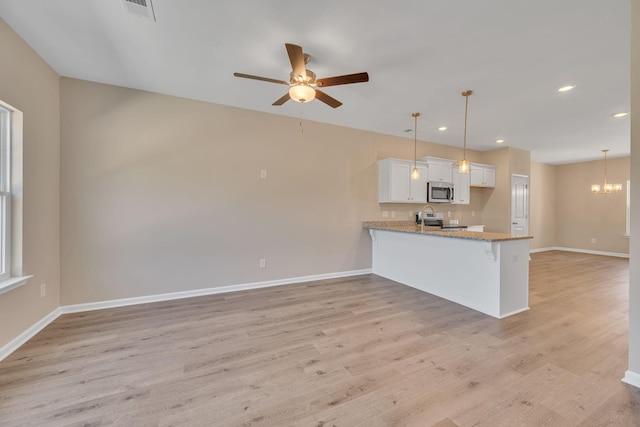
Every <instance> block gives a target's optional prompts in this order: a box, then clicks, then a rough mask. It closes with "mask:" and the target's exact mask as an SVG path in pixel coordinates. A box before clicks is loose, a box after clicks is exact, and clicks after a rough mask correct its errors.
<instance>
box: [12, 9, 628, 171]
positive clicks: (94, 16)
mask: <svg viewBox="0 0 640 427" xmlns="http://www.w3.org/2000/svg"><path fill="white" fill-rule="evenodd" d="M153 7H154V9H155V14H156V18H157V21H156V22H154V21H153V20H148V19H143V18H139V17H137V16H134V15H132V14H129V13H127V12H126V11H125V7H124V5H123V0H47V1H43V0H0V16H1V17H2V18H3V19H4V20H5V21H6V22H7V23H8V24H9V25H10V26H11V27H12V28H13V29H14V30H15V31H16V32H17V33H18V34H20V36H22V38H24V40H26V42H27V43H29V45H31V46H32V47H33V49H34V50H35V51H36V52H37V53H38V54H39V55H40V56H41V57H42V58H44V60H45V61H47V62H48V63H49V64H50V65H51V66H52V67H53V68H54V69H55V70H56V71H57V72H58V73H59V74H60V75H62V76H66V77H73V78H78V79H85V80H91V81H96V82H102V83H108V84H114V85H118V86H125V87H131V88H137V89H143V90H148V91H153V92H159V93H164V94H170V95H175V96H181V97H186V98H193V99H198V100H202V101H208V102H214V103H219V104H225V105H231V106H236V107H241V108H247V109H250V110H256V111H264V112H269V113H275V114H282V115H286V116H293V117H298V116H299V115H300V110H301V104H298V103H296V102H293V101H289V102H287V103H285V104H284V105H283V106H280V107H274V106H272V105H271V103H272V102H274V101H275V100H276V99H278V98H279V97H280V96H282V95H283V94H284V93H285V92H286V89H287V88H286V86H283V85H278V84H273V83H267V82H261V81H253V80H246V79H240V78H236V77H234V76H233V73H234V72H242V73H247V74H254V75H260V76H266V77H270V78H274V79H278V80H288V78H289V72H290V71H291V66H290V64H289V60H288V57H287V53H286V50H285V47H284V43H293V44H298V45H301V46H302V47H303V49H304V51H305V52H306V53H309V54H310V55H311V56H312V59H311V62H310V63H309V64H308V68H309V69H311V70H313V71H314V72H315V73H316V74H317V75H318V77H331V76H336V75H342V74H351V73H357V72H362V71H367V72H368V73H369V76H370V81H369V82H368V83H359V84H353V85H344V86H334V87H327V88H326V89H324V91H325V92H326V93H327V94H329V95H331V96H333V97H335V98H337V99H339V100H340V101H342V102H343V103H344V105H343V106H341V107H339V108H337V109H332V108H330V107H328V106H327V105H325V104H323V103H321V102H319V101H317V100H316V101H313V102H311V103H309V104H305V105H304V107H303V108H304V117H305V119H308V120H316V121H319V122H324V123H332V124H336V125H341V126H348V127H352V128H357V129H364V130H370V131H374V132H380V133H383V134H389V135H396V136H401V137H408V138H411V139H413V135H412V133H407V132H405V130H406V129H412V128H413V118H412V117H411V113H412V112H414V111H418V112H420V113H421V114H422V116H421V117H420V119H419V122H418V139H419V140H424V141H432V142H436V143H440V144H447V145H454V146H461V145H462V131H463V121H464V97H462V96H461V95H460V93H461V92H462V91H463V90H465V89H472V90H473V91H474V94H473V95H472V96H471V97H470V99H469V121H468V135H467V144H468V147H469V148H471V149H477V150H487V149H492V148H496V147H499V146H498V145H497V144H496V143H495V140H496V139H498V138H504V139H505V143H504V144H503V145H509V146H512V147H518V148H523V149H526V150H530V151H531V157H532V160H534V161H538V162H546V163H552V164H561V163H570V162H576V161H584V160H593V159H600V158H602V153H601V152H600V150H601V149H603V148H609V149H610V150H611V151H610V153H609V155H610V157H617V156H624V155H628V154H629V150H630V142H629V117H628V116H627V117H625V118H621V119H615V118H613V117H612V114H613V113H616V112H620V111H629V109H630V95H629V92H630V83H629V73H630V70H629V68H630V22H629V21H630V18H629V16H630V5H629V0H606V1H603V0H482V1H480V0H413V1H406V0H399V1H394V2H391V1H385V0H370V1H365V0H361V1H345V0H340V1H336V0H324V1H320V2H318V1H315V2H311V1H304V0H302V1H300V0H299V1H291V0H265V1H247V0H234V1H211V0H179V1H177V0H153ZM4 60H7V58H6V57H5V55H3V61H4ZM0 66H1V65H0ZM568 83H572V84H576V85H577V87H576V88H575V89H574V90H573V91H571V92H567V93H559V92H557V89H558V88H559V87H560V86H563V85H565V84H568ZM442 125H444V126H448V127H449V129H448V130H447V131H446V132H439V131H438V130H437V128H438V127H439V126H442Z"/></svg>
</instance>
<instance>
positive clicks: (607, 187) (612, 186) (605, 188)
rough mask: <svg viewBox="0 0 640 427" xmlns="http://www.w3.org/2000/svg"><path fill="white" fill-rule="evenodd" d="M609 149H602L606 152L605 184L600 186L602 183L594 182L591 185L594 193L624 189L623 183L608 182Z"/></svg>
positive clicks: (616, 191) (608, 192)
mask: <svg viewBox="0 0 640 427" xmlns="http://www.w3.org/2000/svg"><path fill="white" fill-rule="evenodd" d="M607 151H609V150H602V152H603V153H604V185H603V186H602V187H600V184H593V185H592V186H591V191H592V192H593V193H594V194H611V193H619V192H620V191H622V184H608V183H607Z"/></svg>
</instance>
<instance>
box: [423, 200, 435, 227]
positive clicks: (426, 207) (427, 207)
mask: <svg viewBox="0 0 640 427" xmlns="http://www.w3.org/2000/svg"><path fill="white" fill-rule="evenodd" d="M427 209H431V212H432V213H433V216H434V218H435V216H436V210H435V209H434V208H433V206H431V205H424V207H423V208H422V213H420V218H421V219H422V223H421V224H420V232H421V233H422V232H423V231H424V211H425V210H427Z"/></svg>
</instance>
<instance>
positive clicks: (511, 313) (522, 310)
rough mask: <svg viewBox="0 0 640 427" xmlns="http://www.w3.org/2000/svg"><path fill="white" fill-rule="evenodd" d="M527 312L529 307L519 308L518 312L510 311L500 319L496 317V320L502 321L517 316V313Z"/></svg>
mask: <svg viewBox="0 0 640 427" xmlns="http://www.w3.org/2000/svg"><path fill="white" fill-rule="evenodd" d="M527 310H529V307H525V308H521V309H520V310H514V311H512V312H510V313H505V314H503V315H501V316H500V317H498V319H504V318H506V317H509V316H513V315H515V314H518V313H523V312H525V311H527Z"/></svg>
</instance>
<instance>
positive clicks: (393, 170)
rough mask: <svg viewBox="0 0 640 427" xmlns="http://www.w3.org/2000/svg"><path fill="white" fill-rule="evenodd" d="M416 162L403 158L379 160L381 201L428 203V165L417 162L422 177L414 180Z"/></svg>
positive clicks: (379, 192) (379, 199) (379, 198)
mask: <svg viewBox="0 0 640 427" xmlns="http://www.w3.org/2000/svg"><path fill="white" fill-rule="evenodd" d="M413 166H414V162H412V161H410V160H401V159H383V160H379V161H378V202H379V203H426V202H427V165H426V164H425V163H422V162H417V163H416V166H417V168H418V171H419V172H420V179H418V180H412V179H411V171H412V170H413Z"/></svg>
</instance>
